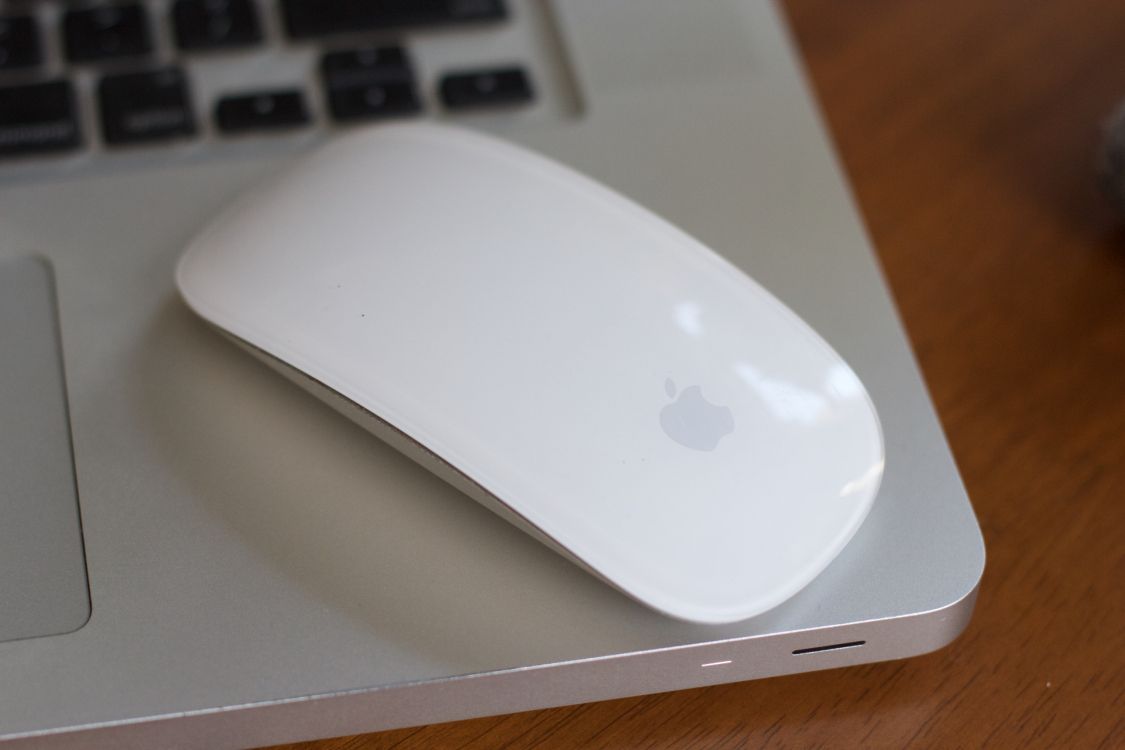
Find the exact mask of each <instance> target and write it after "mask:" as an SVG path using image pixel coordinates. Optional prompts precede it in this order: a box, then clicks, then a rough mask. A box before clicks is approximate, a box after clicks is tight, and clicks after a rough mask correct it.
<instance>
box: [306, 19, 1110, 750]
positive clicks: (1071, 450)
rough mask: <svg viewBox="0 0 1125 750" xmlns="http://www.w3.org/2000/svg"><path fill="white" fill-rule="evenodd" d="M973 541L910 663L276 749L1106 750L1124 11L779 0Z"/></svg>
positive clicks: (705, 689)
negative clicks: (974, 574) (901, 329)
mask: <svg viewBox="0 0 1125 750" xmlns="http://www.w3.org/2000/svg"><path fill="white" fill-rule="evenodd" d="M786 7H787V10H788V12H789V15H790V19H791V21H792V24H793V27H794V31H795V34H796V36H797V39H798V41H799V43H800V45H801V47H802V50H803V52H804V54H805V58H806V60H807V64H808V67H809V71H810V74H811V76H812V79H813V82H814V83H815V86H816V89H817V92H818V95H819V97H820V101H821V103H822V106H823V108H824V112H825V115H826V117H827V119H828V122H829V124H830V126H831V129H832V132H833V135H834V137H835V139H836V142H837V145H838V147H839V150H840V152H841V154H842V157H843V160H844V162H845V164H846V166H847V169H848V173H849V176H850V179H851V181H852V184H853V185H854V187H855V190H856V193H857V196H858V199H859V203H860V205H861V207H862V211H863V214H864V216H865V219H866V221H867V222H868V226H869V227H870V230H871V234H872V236H873V239H874V242H875V246H876V248H877V249H878V252H879V255H880V257H881V259H882V262H883V265H884V267H885V269H886V273H887V278H888V280H889V282H890V285H891V287H892V288H893V290H894V293H895V296H896V299H897V302H898V304H899V307H900V309H901V312H902V316H903V319H904V320H905V323H906V326H907V328H908V330H909V332H910V335H911V338H912V340H913V343H914V346H915V349H916V351H917V354H918V357H919V360H920V362H921V365H922V369H923V371H924V372H925V374H926V378H927V381H928V384H929V386H930V388H931V391H932V394H933V398H934V401H935V403H936V405H937V409H938V412H939V414H940V415H941V418H942V421H943V423H944V425H945V428H946V431H947V434H948V437H949V441H950V443H951V445H952V447H953V452H954V454H955V455H956V457H957V460H958V463H959V465H960V467H961V471H962V474H963V476H964V479H965V483H966V485H967V486H968V489H969V494H970V496H971V497H972V499H973V503H974V507H975V508H976V512H977V514H978V516H979V518H980V521H981V525H982V527H983V529H984V535H985V539H986V543H987V545H988V567H987V570H986V572H985V576H984V580H983V583H982V588H981V592H980V597H979V600H978V603H977V611H976V614H975V616H974V618H973V621H972V623H971V624H970V625H969V628H968V630H967V631H966V632H965V633H964V635H963V636H962V637H961V638H960V639H959V640H957V641H956V642H955V643H954V644H953V645H951V646H950V647H948V648H946V649H944V650H942V651H940V652H938V653H935V654H931V655H928V656H923V657H919V658H915V659H910V660H906V661H901V662H893V663H885V664H874V665H868V666H862V667H853V668H848V669H840V670H835V671H829V672H819V673H812V674H804V675H798V676H793V677H783V678H775V679H769V680H761V681H756V682H747V683H741V684H734V685H725V686H719V687H710V688H704V689H698V690H686V691H681V692H675V693H667V694H662V695H653V696H648V697H642V698H630V699H624V700H617V701H609V702H604V703H593V704H587V705H580V706H573V707H567V708H559V709H553V710H545V711H536V712H530V713H523V714H515V715H510V716H501V717H494V718H486V719H477V720H472V721H462V722H457V723H451V724H442V725H434V726H428V727H422V728H414V729H404V730H398V731H391V732H383V733H378V734H372V735H365V736H360V737H348V738H339V739H334V740H326V741H323V742H318V743H303V744H299V745H290V746H287V747H288V748H289V750H296V749H297V748H301V750H344V748H347V749H349V750H359V749H360V748H363V749H365V750H374V749H375V748H381V749H388V750H389V748H396V749H397V750H407V749H415V748H495V747H512V748H531V747H535V748H578V747H583V748H587V747H588V748H739V747H802V748H803V747H888V748H900V747H939V748H957V747H966V748H977V747H986V746H987V747H998V748H1009V747H1013V748H1014V747H1019V748H1025V747H1030V748H1041V747H1042V748H1046V747H1060V748H1125V219H1122V218H1120V217H1117V216H1115V215H1114V213H1113V212H1112V210H1111V209H1110V208H1109V206H1108V204H1107V203H1106V202H1104V201H1103V200H1102V199H1101V196H1100V195H1099V193H1098V191H1097V189H1096V184H1095V180H1094V170H1093V162H1094V154H1095V151H1096V145H1097V142H1098V139H1099V125H1100V123H1101V122H1102V121H1103V120H1104V118H1105V117H1106V115H1107V114H1108V113H1109V111H1110V110H1111V109H1112V108H1113V107H1114V105H1115V103H1116V102H1118V101H1119V100H1122V99H1125V2H1122V0H941V1H940V2H936V1H935V0H905V1H904V0H849V1H848V2H840V1H839V0H790V1H789V2H787V3H786Z"/></svg>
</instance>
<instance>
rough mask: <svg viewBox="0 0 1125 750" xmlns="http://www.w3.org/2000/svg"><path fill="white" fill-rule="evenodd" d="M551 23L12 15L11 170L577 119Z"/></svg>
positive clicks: (59, 12) (22, 10)
mask: <svg viewBox="0 0 1125 750" xmlns="http://www.w3.org/2000/svg"><path fill="white" fill-rule="evenodd" d="M550 22H551V19H550V18H549V14H548V9H547V8H546V4H544V3H535V2H527V1H526V0H524V1H523V2H520V1H519V0H149V1H148V2H133V3H130V2H117V3H112V2H95V3H76V2H62V1H56V2H49V1H44V2H39V3H12V4H8V5H5V6H4V10H3V11H2V12H0V167H3V166H6V165H10V164H17V165H24V164H27V163H28V162H29V161H35V160H37V159H39V160H41V159H44V158H47V157H50V158H52V159H53V160H55V161H60V160H62V161H66V160H68V159H69V160H70V161H72V162H73V161H78V162H89V161H90V159H91V158H92V157H91V154H94V155H96V156H97V157H98V158H112V155H113V154H114V153H116V152H124V151H133V150H136V149H155V148H158V147H172V148H180V149H181V150H182V149H184V148H185V146H184V144H191V143H196V144H204V145H197V146H195V147H194V148H195V150H199V149H200V148H206V147H207V145H213V144H215V143H219V142H222V141H224V140H227V139H231V140H238V139H245V138H246V137H247V136H260V137H263V138H266V137H275V136H277V135H278V134H292V133H297V132H307V131H309V130H313V131H315V130H318V129H319V130H323V129H325V128H334V127H339V126H345V125H348V124H353V123H358V122H366V121H374V120H379V119H385V118H409V117H417V116H421V115H426V114H429V115H435V116H442V117H446V116H461V115H463V114H466V115H468V116H478V117H479V116H493V117H504V118H529V119H543V118H545V117H546V118H550V117H559V116H565V115H566V114H568V113H572V112H573V109H574V107H575V97H574V94H573V91H572V90H571V89H569V88H568V86H569V78H568V75H567V72H566V70H565V68H566V66H565V60H564V59H562V55H561V50H559V49H558V48H557V35H556V34H554V33H553V31H552V30H551V29H550V28H547V26H548V25H549V24H550ZM544 40H548V41H550V40H554V41H555V44H556V46H555V49H553V50H552V49H550V47H551V45H550V44H546V45H544V44H543V43H542V42H544ZM419 59H422V63H421V64H419ZM187 148H189V150H190V148H191V147H187Z"/></svg>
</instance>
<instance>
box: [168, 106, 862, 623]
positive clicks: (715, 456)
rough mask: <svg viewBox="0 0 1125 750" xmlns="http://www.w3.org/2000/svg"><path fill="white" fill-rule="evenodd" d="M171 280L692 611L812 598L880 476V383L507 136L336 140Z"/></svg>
mask: <svg viewBox="0 0 1125 750" xmlns="http://www.w3.org/2000/svg"><path fill="white" fill-rule="evenodd" d="M177 282H178V285H179V288H180V290H181V293H182V295H183V297H184V298H185V300H186V301H187V303H188V304H189V306H190V307H191V308H192V309H194V310H195V311H196V312H197V313H198V314H199V315H200V316H202V317H203V318H204V319H206V320H208V321H209V322H211V323H212V324H214V325H215V326H217V327H218V328H220V329H222V330H224V331H226V332H228V333H229V334H231V335H233V336H234V337H236V338H238V339H240V340H242V341H243V342H245V343H246V344H248V345H250V346H251V347H253V348H255V349H257V350H260V351H262V352H265V353H266V354H268V355H269V356H270V357H272V358H276V360H278V361H279V362H281V363H284V365H286V366H288V367H291V368H294V369H295V370H297V371H299V372H301V373H303V374H305V375H307V376H309V377H310V378H312V379H313V380H315V381H317V382H318V383H320V384H322V385H323V386H325V387H326V388H327V389H330V391H332V392H335V393H338V394H339V395H341V396H343V397H344V398H346V399H348V400H350V401H352V402H354V403H355V404H357V405H359V406H360V407H362V409H363V410H366V411H367V412H370V413H371V414H372V415H374V416H375V417H377V418H378V419H379V420H382V421H383V422H385V423H386V424H388V425H390V426H391V427H392V428H393V429H394V430H395V431H397V432H398V433H401V435H403V436H405V437H406V438H408V441H409V442H410V443H412V444H416V445H417V446H419V447H420V449H421V451H420V452H421V454H423V456H422V458H421V459H420V460H422V462H423V463H425V456H427V455H429V454H430V452H432V454H434V455H435V456H436V457H438V458H440V460H441V461H442V462H444V464H445V465H447V466H448V467H452V469H453V470H455V472H457V473H458V474H460V475H461V476H463V477H464V478H466V479H467V480H468V481H469V482H470V483H471V484H472V485H473V486H475V487H478V488H480V489H481V490H482V491H483V492H484V493H486V494H487V495H488V496H489V498H492V499H494V500H495V501H496V503H494V504H493V507H494V509H499V510H500V511H501V512H502V513H504V514H506V515H508V516H509V517H510V518H512V519H513V520H517V521H518V522H519V523H520V524H521V525H522V526H524V527H525V528H528V527H530V530H531V531H533V532H534V533H537V535H539V536H540V537H541V538H544V539H545V540H547V541H549V542H550V543H552V545H553V546H555V547H556V548H558V549H560V550H561V551H563V552H564V553H566V554H568V555H569V556H571V557H572V558H574V559H576V560H577V561H578V562H580V563H581V564H582V565H583V566H585V567H586V568H588V569H589V570H591V571H592V572H594V573H595V574H597V575H598V576H600V577H601V578H603V579H605V580H606V581H608V582H609V583H611V584H613V585H614V586H616V587H617V588H619V589H621V590H622V591H624V592H625V593H627V594H629V595H631V596H633V597H635V598H636V599H638V600H640V601H641V602H643V603H645V604H647V605H649V606H650V607H653V608H655V609H657V610H659V611H662V612H664V613H666V614H669V615H672V616H675V617H679V618H682V619H686V620H691V621H697V622H712V623H720V622H731V621H735V620H740V619H744V618H748V617H751V616H753V615H756V614H758V613H760V612H763V611H765V610H768V609H770V608H772V607H773V606H775V605H777V604H779V603H780V602H782V601H784V600H785V599H787V598H788V597H790V596H792V595H793V594H794V593H796V592H797V591H798V590H800V589H801V588H802V587H803V586H804V585H805V584H807V583H808V582H809V581H811V580H812V579H813V578H814V577H815V576H816V575H817V574H818V573H819V572H820V571H821V570H823V568H824V567H826V566H827V565H828V563H829V562H831V560H832V559H833V558H834V557H835V556H836V555H837V553H839V552H840V550H841V549H843V547H844V546H845V545H846V544H847V542H848V541H849V539H850V538H851V537H852V535H853V534H854V532H855V531H856V529H857V528H858V527H859V525H860V524H861V523H862V521H863V519H864V517H865V516H866V514H867V512H868V510H869V508H870V507H871V504H872V502H873V500H874V497H875V494H876V492H877V489H878V485H879V482H880V480H881V477H882V469H883V442H882V436H881V432H880V426H879V421H878V418H877V415H876V413H875V410H874V407H873V406H872V403H871V401H870V399H869V397H868V395H867V393H866V391H865V389H864V387H863V385H862V384H861V383H860V381H859V379H858V378H857V376H856V375H855V373H854V372H853V371H852V370H851V369H850V368H849V366H848V365H847V364H846V363H845V362H844V361H843V360H842V359H841V358H840V357H839V356H838V355H837V354H836V353H835V352H834V351H833V350H832V349H831V348H830V347H829V345H828V344H826V343H825V342H824V341H823V340H822V339H821V338H820V337H819V336H818V335H817V334H816V333H815V332H814V331H813V330H812V329H811V328H810V327H809V326H808V325H807V324H805V323H804V322H803V321H802V320H801V319H800V318H799V317H798V316H797V315H796V314H794V313H793V312H792V311H790V310H789V309H788V308H786V307H785V306H784V305H783V304H782V303H781V302H779V301H778V300H777V299H775V298H774V297H773V296H772V295H770V294H769V293H768V292H767V291H766V290H765V289H763V288H762V287H761V286H760V285H758V284H757V283H756V282H754V281H753V280H752V279H750V278H749V277H748V276H746V275H745V274H744V273H743V272H741V271H740V270H738V269H737V268H735V267H734V266H733V265H732V264H730V263H729V262H727V261H726V260H724V259H722V258H721V257H720V256H718V255H717V254H715V253H714V252H712V251H711V250H709V249H708V248H706V247H704V246H703V245H702V244H700V243H699V242H697V241H696V240H694V239H692V238H691V237H689V236H688V235H686V234H685V233H683V232H682V231H680V230H678V229H676V228H675V227H673V226H672V225H670V224H669V223H667V222H665V221H664V220H662V219H660V218H659V217H657V216H655V215H654V214H652V213H651V212H649V211H647V210H646V209H644V208H642V207H640V206H638V205H636V204H635V203H633V202H631V201H629V200H628V199H626V198H624V197H623V196H621V195H619V194H617V193H615V192H613V191H611V190H609V189H608V188H605V187H603V186H601V185H599V184H598V183H595V182H593V181H592V180H590V179H588V178H585V177H583V176H581V175H579V174H577V173H575V172H574V171H572V170H570V169H568V168H566V167H563V166H562V165H559V164H557V163H555V162H552V161H550V160H548V159H546V158H544V157H541V156H538V155H535V154H533V153H531V152H529V151H526V150H524V149H522V148H519V147H516V146H513V145H510V144H507V143H504V142H502V141H499V140H497V139H494V138H491V137H488V136H484V135H480V134H476V133H472V132H468V131H465V130H460V129H455V128H451V127H445V126H437V125H432V124H405V125H386V126H377V127H373V128H369V129H365V130H361V131H356V132H354V133H351V134H349V135H347V136H344V137H342V138H340V139H338V140H336V141H333V142H331V143H329V144H327V145H326V146H324V147H322V148H321V149H320V150H319V151H317V152H315V153H313V154H311V155H310V156H308V157H306V158H305V159H304V160H302V161H300V162H298V163H297V164H296V165H294V166H293V167H292V168H290V169H289V170H288V171H287V172H286V173H285V174H283V175H282V176H281V177H280V178H278V179H275V180H273V181H271V182H269V183H267V184H265V185H263V186H261V187H259V188H258V189H256V190H255V191H252V192H251V193H249V194H247V195H246V196H244V197H243V198H242V199H241V200H240V201H239V202H237V203H236V204H235V205H233V206H232V207H230V208H229V209H228V210H227V211H226V212H225V213H224V214H222V215H221V216H219V217H218V218H217V219H216V220H215V221H214V222H213V223H212V224H211V225H209V226H208V227H207V228H205V229H204V230H203V231H202V232H201V233H200V234H199V235H198V236H197V237H196V239H195V240H194V241H193V242H192V243H191V245H190V246H189V248H188V249H187V251H186V252H185V254H184V256H183V257H182V259H181V262H180V265H179V267H178V269H177ZM414 457H415V458H418V456H417V455H416V456H414Z"/></svg>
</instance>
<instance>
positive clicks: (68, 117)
mask: <svg viewBox="0 0 1125 750" xmlns="http://www.w3.org/2000/svg"><path fill="white" fill-rule="evenodd" d="M80 143H81V135H80V133H79V129H78V116H77V112H76V110H75V106H74V89H73V87H72V86H71V85H70V82H69V81H50V82H48V83H34V84H30V85H26V86H6V87H4V88H0V156H17V155H21V154H39V153H48V152H52V151H65V150H68V149H72V148H76V147H77V146H78V145H79V144H80Z"/></svg>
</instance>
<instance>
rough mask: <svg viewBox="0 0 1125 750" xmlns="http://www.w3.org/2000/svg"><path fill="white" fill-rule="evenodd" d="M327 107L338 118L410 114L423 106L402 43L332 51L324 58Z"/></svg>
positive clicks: (353, 118) (351, 118)
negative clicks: (399, 44) (397, 45)
mask: <svg viewBox="0 0 1125 750" xmlns="http://www.w3.org/2000/svg"><path fill="white" fill-rule="evenodd" d="M321 72H322V74H323V76H324V87H325V91H326V92H327V95H328V109H329V110H330V111H331V112H332V116H333V117H334V118H336V119H337V120H341V121H347V120H360V119H369V118H377V117H390V116H396V115H407V114H412V113H414V112H417V111H418V110H419V109H421V106H422V105H421V103H420V102H419V100H418V94H417V92H416V91H415V88H414V73H413V71H412V70H411V68H410V62H409V61H408V60H407V58H406V53H405V52H404V51H403V50H402V48H401V47H368V48H365V49H359V50H352V51H347V52H329V53H328V54H326V55H325V56H324V59H323V60H322V62H321Z"/></svg>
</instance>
